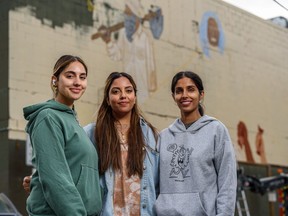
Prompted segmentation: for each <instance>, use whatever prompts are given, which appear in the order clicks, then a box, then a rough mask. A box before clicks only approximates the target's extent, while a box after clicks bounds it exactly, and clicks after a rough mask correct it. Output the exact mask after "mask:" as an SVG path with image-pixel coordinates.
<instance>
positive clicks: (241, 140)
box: [237, 121, 255, 163]
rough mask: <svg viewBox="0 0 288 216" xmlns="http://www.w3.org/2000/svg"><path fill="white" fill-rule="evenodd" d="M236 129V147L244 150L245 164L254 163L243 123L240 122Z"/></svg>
mask: <svg viewBox="0 0 288 216" xmlns="http://www.w3.org/2000/svg"><path fill="white" fill-rule="evenodd" d="M237 129H238V133H237V134H238V145H239V146H240V147H241V148H243V147H244V150H245V154H246V160H247V162H250V163H254V162H255V161H254V158H253V155H252V152H251V147H250V143H249V140H248V131H247V127H246V125H245V123H244V122H242V121H240V122H239V123H238V126H237Z"/></svg>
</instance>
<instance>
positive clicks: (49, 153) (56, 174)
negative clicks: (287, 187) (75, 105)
mask: <svg viewBox="0 0 288 216" xmlns="http://www.w3.org/2000/svg"><path fill="white" fill-rule="evenodd" d="M23 111H24V117H25V119H26V120H28V124H27V126H26V132H27V133H28V134H29V135H30V140H31V144H32V147H33V157H32V163H33V165H34V167H35V168H36V172H35V173H34V174H33V176H32V180H31V184H30V189H31V193H30V195H29V197H28V199H27V211H28V213H29V215H31V216H36V215H37V216H38V215H47V216H48V215H61V216H66V215H67V216H68V215H69V216H73V215H78V216H80V215H81V216H84V215H98V214H99V213H100V211H101V207H102V199H101V192H100V185H99V173H98V155H97V152H96V149H95V147H94V146H93V144H92V143H91V141H90V140H89V138H88V137H87V135H86V133H85V131H84V130H83V129H82V127H81V126H80V125H79V123H78V122H77V119H76V115H75V113H74V111H73V110H72V109H70V108H69V107H68V106H66V105H64V104H61V103H58V102H56V101H54V100H49V101H47V102H44V103H40V104H36V105H32V106H28V107H25V108H24V109H23Z"/></svg>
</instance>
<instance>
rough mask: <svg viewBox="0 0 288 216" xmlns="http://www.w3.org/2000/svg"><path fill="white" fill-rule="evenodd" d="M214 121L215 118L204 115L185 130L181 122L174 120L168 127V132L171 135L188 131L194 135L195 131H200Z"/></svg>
mask: <svg viewBox="0 0 288 216" xmlns="http://www.w3.org/2000/svg"><path fill="white" fill-rule="evenodd" d="M213 121H216V119H215V118H213V117H210V116H207V115H204V116H202V117H201V118H199V119H198V120H197V121H196V122H194V123H193V124H192V125H191V126H190V127H189V128H187V129H186V127H185V125H184V123H183V122H182V121H181V119H179V118H178V119H176V120H175V122H174V123H173V124H171V125H170V126H169V127H168V130H170V131H171V132H172V133H181V132H184V131H190V132H192V133H196V131H198V130H200V129H201V128H202V127H204V126H205V125H207V124H209V123H211V122H213Z"/></svg>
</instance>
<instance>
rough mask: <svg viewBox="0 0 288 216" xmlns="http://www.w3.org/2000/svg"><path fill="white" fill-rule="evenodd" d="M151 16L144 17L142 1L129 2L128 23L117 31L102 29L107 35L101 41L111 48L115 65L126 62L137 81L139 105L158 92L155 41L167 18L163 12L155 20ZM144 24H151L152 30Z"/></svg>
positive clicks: (100, 29)
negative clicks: (113, 34) (114, 33)
mask: <svg viewBox="0 0 288 216" xmlns="http://www.w3.org/2000/svg"><path fill="white" fill-rule="evenodd" d="M150 12H151V11H150ZM150 12H149V13H148V14H145V13H144V8H143V6H142V4H141V2H140V1H139V0H125V9H124V22H123V23H119V24H117V25H115V26H114V27H115V28H116V30H115V28H111V27H110V28H107V27H105V26H101V27H100V28H99V29H98V31H99V32H105V34H102V35H101V38H102V39H103V41H104V42H105V43H106V44H107V52H108V56H109V57H110V58H111V59H112V60H114V61H122V62H123V70H124V71H126V72H127V73H128V74H130V75H132V77H134V78H135V81H136V83H137V86H138V89H137V93H138V95H139V96H138V100H139V103H143V102H144V101H145V100H146V99H147V98H148V97H149V93H150V92H153V91H155V90H156V89H157V79H156V77H157V76H156V67H155V59H154V53H153V52H154V50H153V37H154V38H155V39H159V37H160V35H161V33H162V30H163V16H162V14H161V10H157V11H156V12H155V11H154V12H153V16H151V14H152V13H150ZM144 21H149V26H150V30H149V29H148V28H147V27H146V26H145V25H144ZM123 27H124V28H123ZM113 31H115V32H117V33H118V38H117V39H114V38H113V39H112V37H111V33H112V32H113ZM151 33H152V34H151ZM92 39H93V36H92Z"/></svg>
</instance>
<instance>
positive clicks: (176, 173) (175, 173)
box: [167, 143, 193, 179]
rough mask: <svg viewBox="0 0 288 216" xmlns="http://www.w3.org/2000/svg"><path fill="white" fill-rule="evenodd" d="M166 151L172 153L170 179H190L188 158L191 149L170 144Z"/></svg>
mask: <svg viewBox="0 0 288 216" xmlns="http://www.w3.org/2000/svg"><path fill="white" fill-rule="evenodd" d="M167 151H169V152H172V153H173V154H172V158H171V162H170V166H171V167H172V168H171V171H170V178H178V179H185V178H188V177H190V170H189V166H188V164H189V158H190V155H191V154H192V151H193V148H190V149H189V148H185V147H184V146H183V145H180V146H178V145H177V144H176V143H173V144H170V145H169V146H168V147H167Z"/></svg>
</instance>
